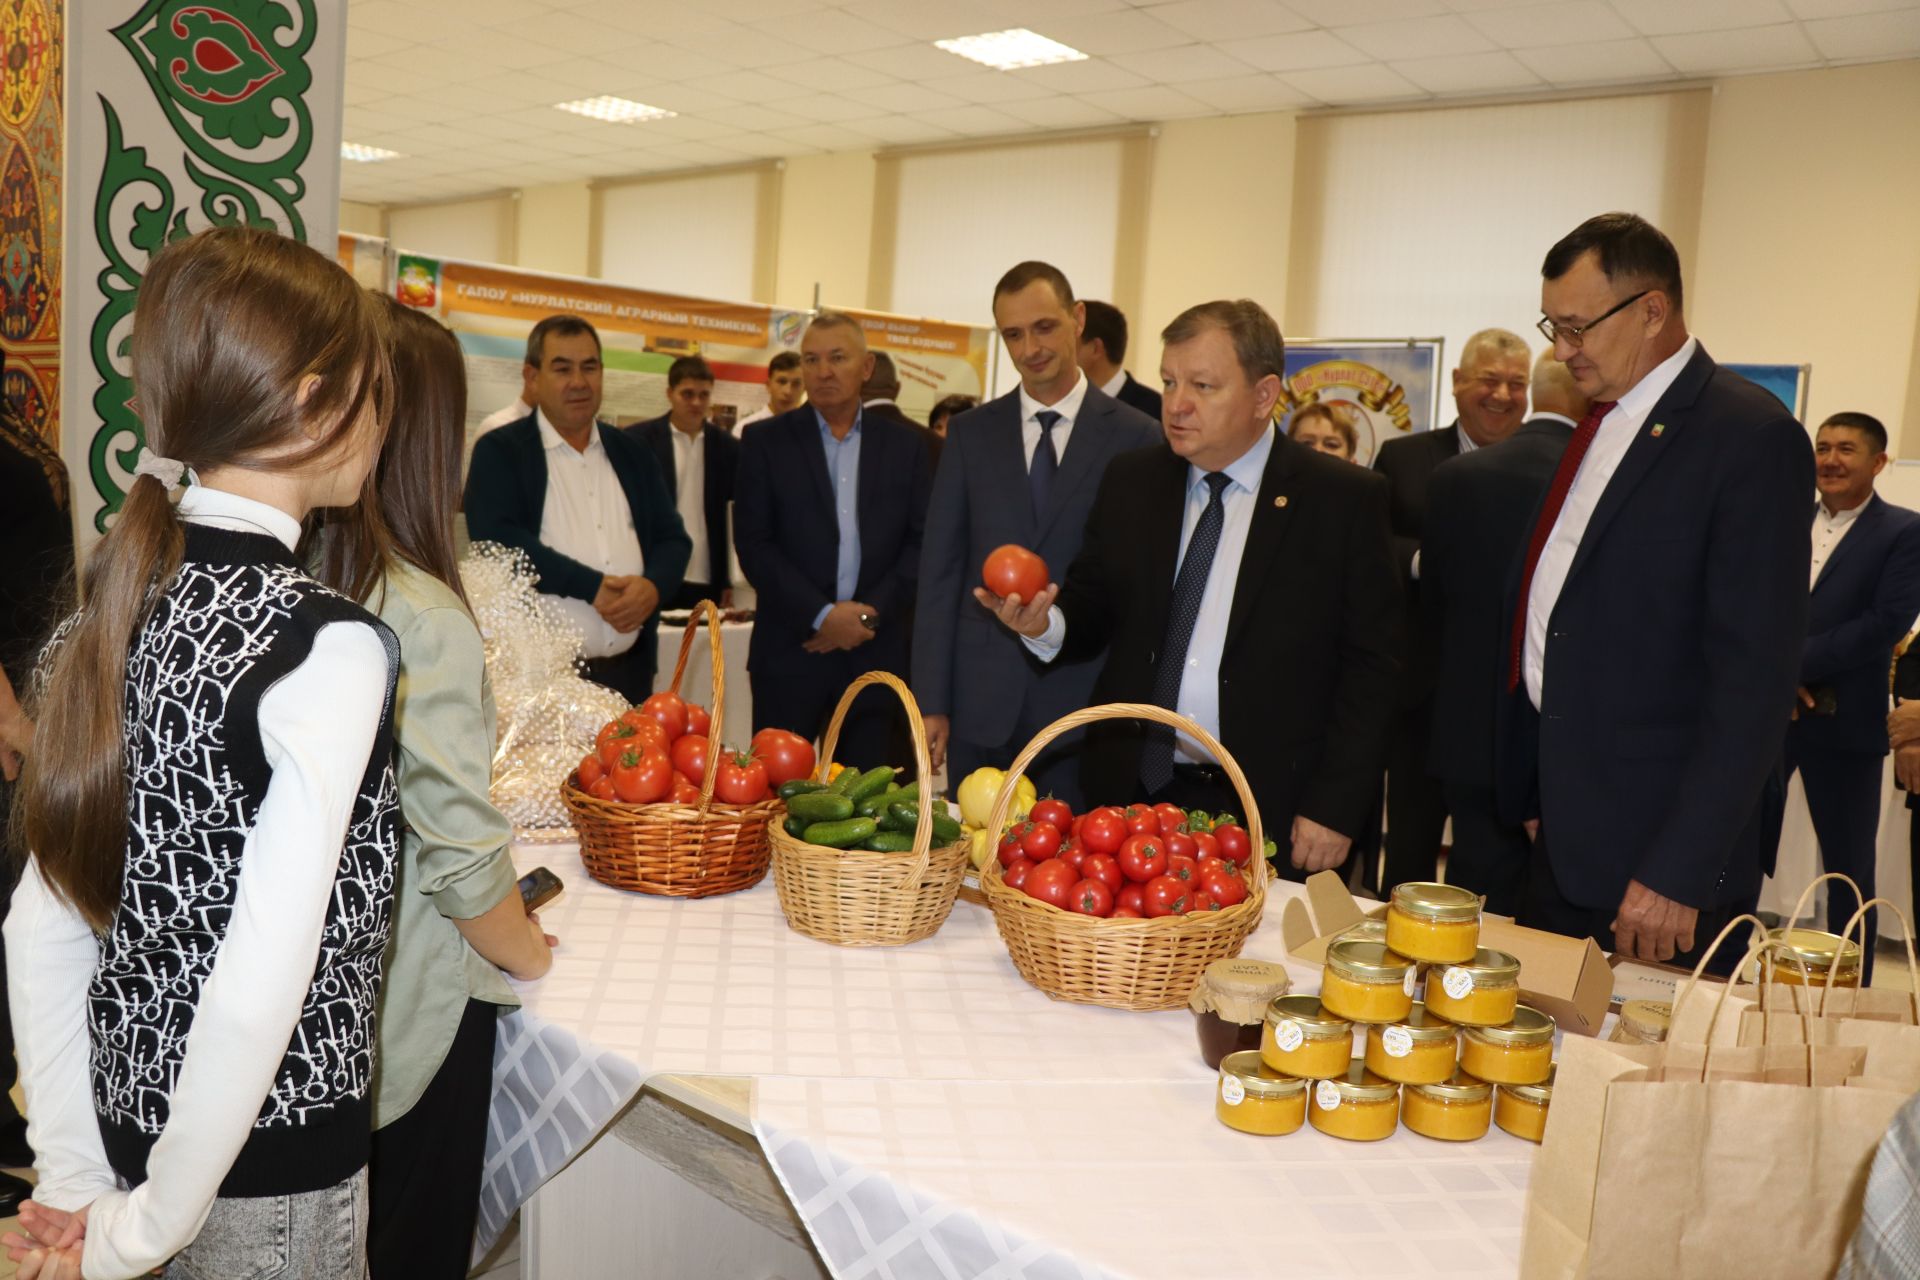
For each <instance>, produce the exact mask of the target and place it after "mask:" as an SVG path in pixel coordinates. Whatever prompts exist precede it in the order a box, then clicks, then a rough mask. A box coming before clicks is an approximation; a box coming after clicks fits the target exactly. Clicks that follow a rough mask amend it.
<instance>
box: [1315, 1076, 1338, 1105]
mask: <svg viewBox="0 0 1920 1280" xmlns="http://www.w3.org/2000/svg"><path fill="white" fill-rule="evenodd" d="M1313 1101H1314V1104H1315V1105H1316V1106H1318V1107H1319V1108H1320V1109H1321V1110H1322V1111H1333V1110H1335V1109H1337V1108H1338V1107H1339V1106H1340V1087H1339V1086H1338V1085H1336V1084H1334V1082H1333V1081H1331V1080H1322V1081H1321V1082H1320V1083H1319V1084H1317V1085H1315V1086H1313Z"/></svg>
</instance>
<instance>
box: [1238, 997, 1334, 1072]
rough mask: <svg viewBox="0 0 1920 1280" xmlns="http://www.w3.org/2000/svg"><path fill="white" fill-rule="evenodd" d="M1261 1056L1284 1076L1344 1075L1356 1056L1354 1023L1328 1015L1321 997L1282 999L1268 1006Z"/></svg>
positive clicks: (1261, 1043)
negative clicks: (1354, 1054) (1354, 1053)
mask: <svg viewBox="0 0 1920 1280" xmlns="http://www.w3.org/2000/svg"><path fill="white" fill-rule="evenodd" d="M1260 1057H1261V1060H1262V1061H1264V1062H1265V1063H1266V1064H1267V1065H1268V1066H1269V1067H1271V1068H1273V1069H1274V1070H1275V1071H1278V1072H1280V1073H1282V1074H1283V1075H1289V1076H1300V1077H1302V1078H1304V1079H1309V1080H1325V1079H1328V1078H1329V1077H1332V1076H1337V1075H1344V1074H1345V1073H1346V1070H1347V1064H1348V1062H1349V1061H1350V1060H1351V1059H1352V1057H1353V1024H1352V1023H1351V1022H1348V1021H1347V1020H1346V1019H1345V1018H1342V1017H1338V1016H1337V1015H1335V1014H1332V1013H1329V1012H1327V1010H1326V1009H1325V1008H1323V1007H1322V1006H1321V1004H1320V997H1319V996H1281V997H1279V998H1278V999H1276V1000H1274V1001H1273V1002H1272V1003H1270V1004H1268V1005H1267V1023H1266V1027H1265V1029H1264V1030H1263V1031H1262V1032H1261V1034H1260Z"/></svg>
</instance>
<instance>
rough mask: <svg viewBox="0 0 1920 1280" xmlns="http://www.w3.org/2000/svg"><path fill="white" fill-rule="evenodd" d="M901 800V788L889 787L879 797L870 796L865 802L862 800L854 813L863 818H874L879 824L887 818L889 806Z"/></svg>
mask: <svg viewBox="0 0 1920 1280" xmlns="http://www.w3.org/2000/svg"><path fill="white" fill-rule="evenodd" d="M899 798H900V788H899V787H895V786H889V787H888V788H887V789H886V790H885V791H882V792H881V793H880V794H879V795H877V796H869V797H867V798H866V799H865V800H862V801H861V802H860V804H859V807H858V808H856V809H855V810H854V812H855V813H857V814H859V815H860V816H861V817H863V818H872V819H873V820H874V821H876V822H878V821H879V820H880V819H882V818H884V817H885V816H886V814H887V806H888V805H890V804H892V803H893V802H894V801H895V800H898V799H899Z"/></svg>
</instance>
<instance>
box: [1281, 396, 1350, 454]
mask: <svg viewBox="0 0 1920 1280" xmlns="http://www.w3.org/2000/svg"><path fill="white" fill-rule="evenodd" d="M1287 436H1288V438H1289V439H1291V440H1293V441H1294V442H1295V443H1297V444H1303V445H1305V446H1307V448H1309V449H1318V450H1319V451H1320V452H1321V453H1330V454H1332V455H1333V456H1334V457H1336V458H1344V459H1345V460H1346V461H1348V462H1352V461H1353V457H1354V454H1355V452H1356V451H1357V450H1358V449H1359V447H1360V436H1359V433H1358V432H1357V431H1356V430H1355V429H1354V425H1353V410H1351V409H1349V408H1348V407H1347V406H1346V405H1343V404H1322V403H1319V402H1317V401H1316V402H1315V403H1313V404H1310V405H1307V406H1305V407H1303V408H1301V409H1298V410H1296V411H1295V412H1294V415H1293V419H1292V421H1290V422H1289V423H1288V424H1287Z"/></svg>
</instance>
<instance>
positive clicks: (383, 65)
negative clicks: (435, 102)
mask: <svg viewBox="0 0 1920 1280" xmlns="http://www.w3.org/2000/svg"><path fill="white" fill-rule="evenodd" d="M419 61H420V59H419V57H418V56H416V55H415V54H413V52H412V51H411V50H409V51H406V52H402V53H389V54H383V55H381V56H380V57H378V58H360V59H357V60H356V61H354V62H353V63H352V64H351V65H350V66H348V68H347V79H349V80H357V81H359V82H360V83H362V84H374V85H384V86H386V88H387V91H388V92H389V93H418V92H421V91H422V90H427V89H437V88H439V87H440V86H441V85H443V84H452V83H453V82H454V80H455V79H456V77H455V76H454V75H451V74H447V72H448V71H450V70H451V68H440V67H438V66H434V67H422V66H418V65H416V64H418V63H419Z"/></svg>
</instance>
